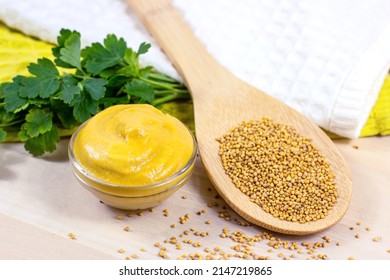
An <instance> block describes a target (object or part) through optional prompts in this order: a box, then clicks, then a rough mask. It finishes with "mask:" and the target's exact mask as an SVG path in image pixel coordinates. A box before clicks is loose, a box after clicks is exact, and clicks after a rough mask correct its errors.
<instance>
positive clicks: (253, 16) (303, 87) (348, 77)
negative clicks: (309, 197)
mask: <svg viewBox="0 0 390 280" xmlns="http://www.w3.org/2000/svg"><path fill="white" fill-rule="evenodd" d="M173 3H174V5H175V6H176V7H177V8H178V9H179V10H180V11H181V12H182V13H183V16H184V17H185V19H186V20H187V22H188V23H189V25H190V26H191V28H192V29H193V30H194V32H195V34H196V35H197V36H198V37H199V39H200V40H201V41H203V43H204V44H205V45H206V47H207V49H208V50H209V52H210V53H211V54H212V55H213V56H214V57H215V58H216V59H217V60H218V61H219V62H221V63H222V64H223V65H224V66H226V67H227V68H228V69H229V70H231V71H232V72H233V73H234V74H235V75H237V76H238V77H240V78H241V79H243V80H245V81H247V82H248V83H250V84H252V85H253V86H255V87H258V88H259V89H261V90H263V91H265V92H267V93H268V94H270V95H272V96H274V97H276V98H278V99H280V100H282V101H283V102H285V103H287V104H288V105H290V106H292V107H294V108H295V109H297V110H298V111H300V112H302V113H303V114H305V115H307V116H308V117H309V118H311V119H312V120H314V121H315V122H316V123H317V124H318V125H319V126H321V127H323V128H325V129H327V130H329V131H331V132H334V133H336V134H339V135H342V136H345V137H349V138H356V137H358V136H359V133H360V131H361V128H362V127H363V125H364V124H365V121H366V120H367V117H368V114H369V112H370V110H371V108H372V106H373V105H374V103H375V100H376V98H377V96H378V93H379V89H380V87H381V85H382V82H383V79H384V77H385V74H386V72H387V71H388V70H389V68H390V17H389V14H390V1H388V0H372V1H364V0H360V1H357V0H328V1H321V0H272V1H270V0H245V1H235V0H197V1H190V0H173ZM0 20H2V21H4V22H5V23H6V24H7V25H8V26H10V27H13V28H16V29H19V30H21V31H23V32H24V33H26V34H29V35H33V36H36V37H38V38H40V39H42V40H47V41H49V42H53V43H55V42H56V36H57V35H58V32H59V30H60V29H61V28H63V27H64V28H69V29H74V30H77V31H79V32H80V33H81V35H82V39H83V43H84V44H88V43H91V42H94V41H101V40H102V39H103V38H104V37H105V36H106V35H107V34H108V33H115V34H117V35H118V36H121V37H124V38H125V39H126V41H127V42H128V43H129V45H130V46H131V47H134V48H137V47H138V45H139V44H140V43H141V42H143V41H147V42H151V43H152V46H154V47H153V48H152V49H151V50H150V52H149V53H148V54H147V55H145V56H143V57H142V63H144V64H151V65H153V66H155V67H156V68H157V69H159V70H160V71H162V72H164V73H166V74H168V75H171V76H173V77H175V78H179V79H180V77H179V75H178V74H177V72H176V71H175V69H174V68H173V67H172V66H171V64H170V62H169V61H168V60H167V58H166V57H165V56H164V54H163V53H162V52H161V51H160V49H159V48H158V47H156V46H157V43H156V42H155V41H154V40H153V38H151V37H150V36H149V35H148V33H147V31H146V29H145V28H144V27H143V26H142V24H141V23H140V21H139V20H138V18H137V17H136V16H135V15H134V14H133V13H132V11H131V10H130V8H129V7H128V6H127V4H126V1H125V0H83V1H78V0H29V1H23V0H12V1H9V0H0Z"/></svg>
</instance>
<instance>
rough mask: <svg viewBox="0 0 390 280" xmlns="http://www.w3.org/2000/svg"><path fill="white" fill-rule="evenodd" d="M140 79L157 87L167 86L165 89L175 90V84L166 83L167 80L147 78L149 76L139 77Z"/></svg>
mask: <svg viewBox="0 0 390 280" xmlns="http://www.w3.org/2000/svg"><path fill="white" fill-rule="evenodd" d="M139 79H140V80H141V81H144V82H146V83H148V84H150V85H151V86H154V87H156V88H165V89H170V90H173V89H174V88H175V84H172V83H165V82H161V81H154V80H152V79H147V78H144V77H139Z"/></svg>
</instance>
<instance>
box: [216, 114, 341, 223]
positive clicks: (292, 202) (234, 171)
mask: <svg viewBox="0 0 390 280" xmlns="http://www.w3.org/2000/svg"><path fill="white" fill-rule="evenodd" d="M217 141H218V142H219V143H220V146H219V156H220V158H221V161H222V165H223V168H224V170H225V172H226V174H227V175H228V176H229V177H230V178H231V180H232V182H233V184H234V185H235V186H236V187H237V188H238V189H240V190H241V191H242V192H243V193H244V194H246V195H247V196H248V197H249V198H250V200H251V201H252V202H254V203H256V204H258V205H259V206H261V208H262V209H263V210H264V211H265V212H267V213H270V214H272V215H273V216H274V217H277V218H279V219H281V220H287V221H292V222H299V223H306V222H310V221H316V220H319V219H323V218H325V217H326V216H327V215H328V211H329V210H330V209H332V207H333V205H334V204H335V203H336V200H337V197H338V193H337V190H336V186H335V175H334V174H333V173H332V172H331V170H330V167H329V162H328V160H327V159H326V158H325V157H324V156H322V155H321V153H320V152H319V150H318V149H317V148H316V147H315V146H314V144H313V143H312V142H311V140H310V139H308V138H306V137H303V136H300V135H299V134H298V133H297V132H296V131H295V130H294V129H293V128H292V127H290V126H288V125H284V124H278V123H275V122H273V121H272V120H270V119H268V118H263V119H262V120H260V121H249V122H243V123H241V124H240V125H239V126H237V127H235V128H233V129H231V130H230V131H229V132H228V133H227V134H226V135H224V136H222V137H220V138H218V139H217Z"/></svg>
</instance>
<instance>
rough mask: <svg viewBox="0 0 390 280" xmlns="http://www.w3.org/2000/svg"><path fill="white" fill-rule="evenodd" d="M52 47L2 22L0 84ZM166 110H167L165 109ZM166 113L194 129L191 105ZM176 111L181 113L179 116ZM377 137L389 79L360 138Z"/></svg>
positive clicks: (386, 110)
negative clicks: (175, 116)
mask: <svg viewBox="0 0 390 280" xmlns="http://www.w3.org/2000/svg"><path fill="white" fill-rule="evenodd" d="M52 47H53V46H52V45H51V44H48V43H45V42H42V41H39V40H36V39H33V38H30V37H28V36H25V35H23V34H21V33H19V32H16V31H12V30H10V29H8V28H7V27H6V26H4V25H2V24H1V23H0V83H1V82H7V81H11V79H12V77H14V76H16V75H26V74H28V72H27V65H28V64H29V63H30V62H35V61H36V60H37V59H38V58H41V57H48V58H52V57H53V56H52V53H51V48H52ZM178 105H180V106H188V109H189V110H185V111H186V114H184V115H183V110H180V108H178V107H179V106H178ZM164 109H165V110H164ZM162 110H163V111H168V112H169V113H171V114H172V115H178V116H177V117H178V118H179V119H182V120H183V121H184V122H185V123H188V124H189V125H190V127H192V126H193V115H192V107H191V104H188V102H186V103H182V104H180V103H175V102H171V103H170V104H164V105H163V108H162ZM175 112H177V113H178V114H176V113H175ZM374 135H390V76H389V75H388V76H387V77H386V79H385V82H384V84H383V87H382V89H381V92H380V94H379V97H378V99H377V102H376V104H375V106H374V108H373V109H372V111H371V114H370V116H369V118H368V119H367V122H366V124H365V126H364V127H363V129H362V131H361V135H360V137H367V136H374Z"/></svg>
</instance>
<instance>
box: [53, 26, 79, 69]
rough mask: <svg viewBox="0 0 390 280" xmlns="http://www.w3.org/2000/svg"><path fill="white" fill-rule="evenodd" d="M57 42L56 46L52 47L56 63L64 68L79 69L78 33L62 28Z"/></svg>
mask: <svg viewBox="0 0 390 280" xmlns="http://www.w3.org/2000/svg"><path fill="white" fill-rule="evenodd" d="M57 42H58V47H55V48H53V49H52V52H53V55H54V56H55V57H56V59H55V60H54V62H55V63H56V65H57V66H60V67H64V68H77V69H79V70H80V71H81V70H82V69H81V62H80V53H81V49H80V48H81V42H80V33H78V32H76V31H70V30H68V29H62V30H61V31H60V36H59V37H58V38H57Z"/></svg>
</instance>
